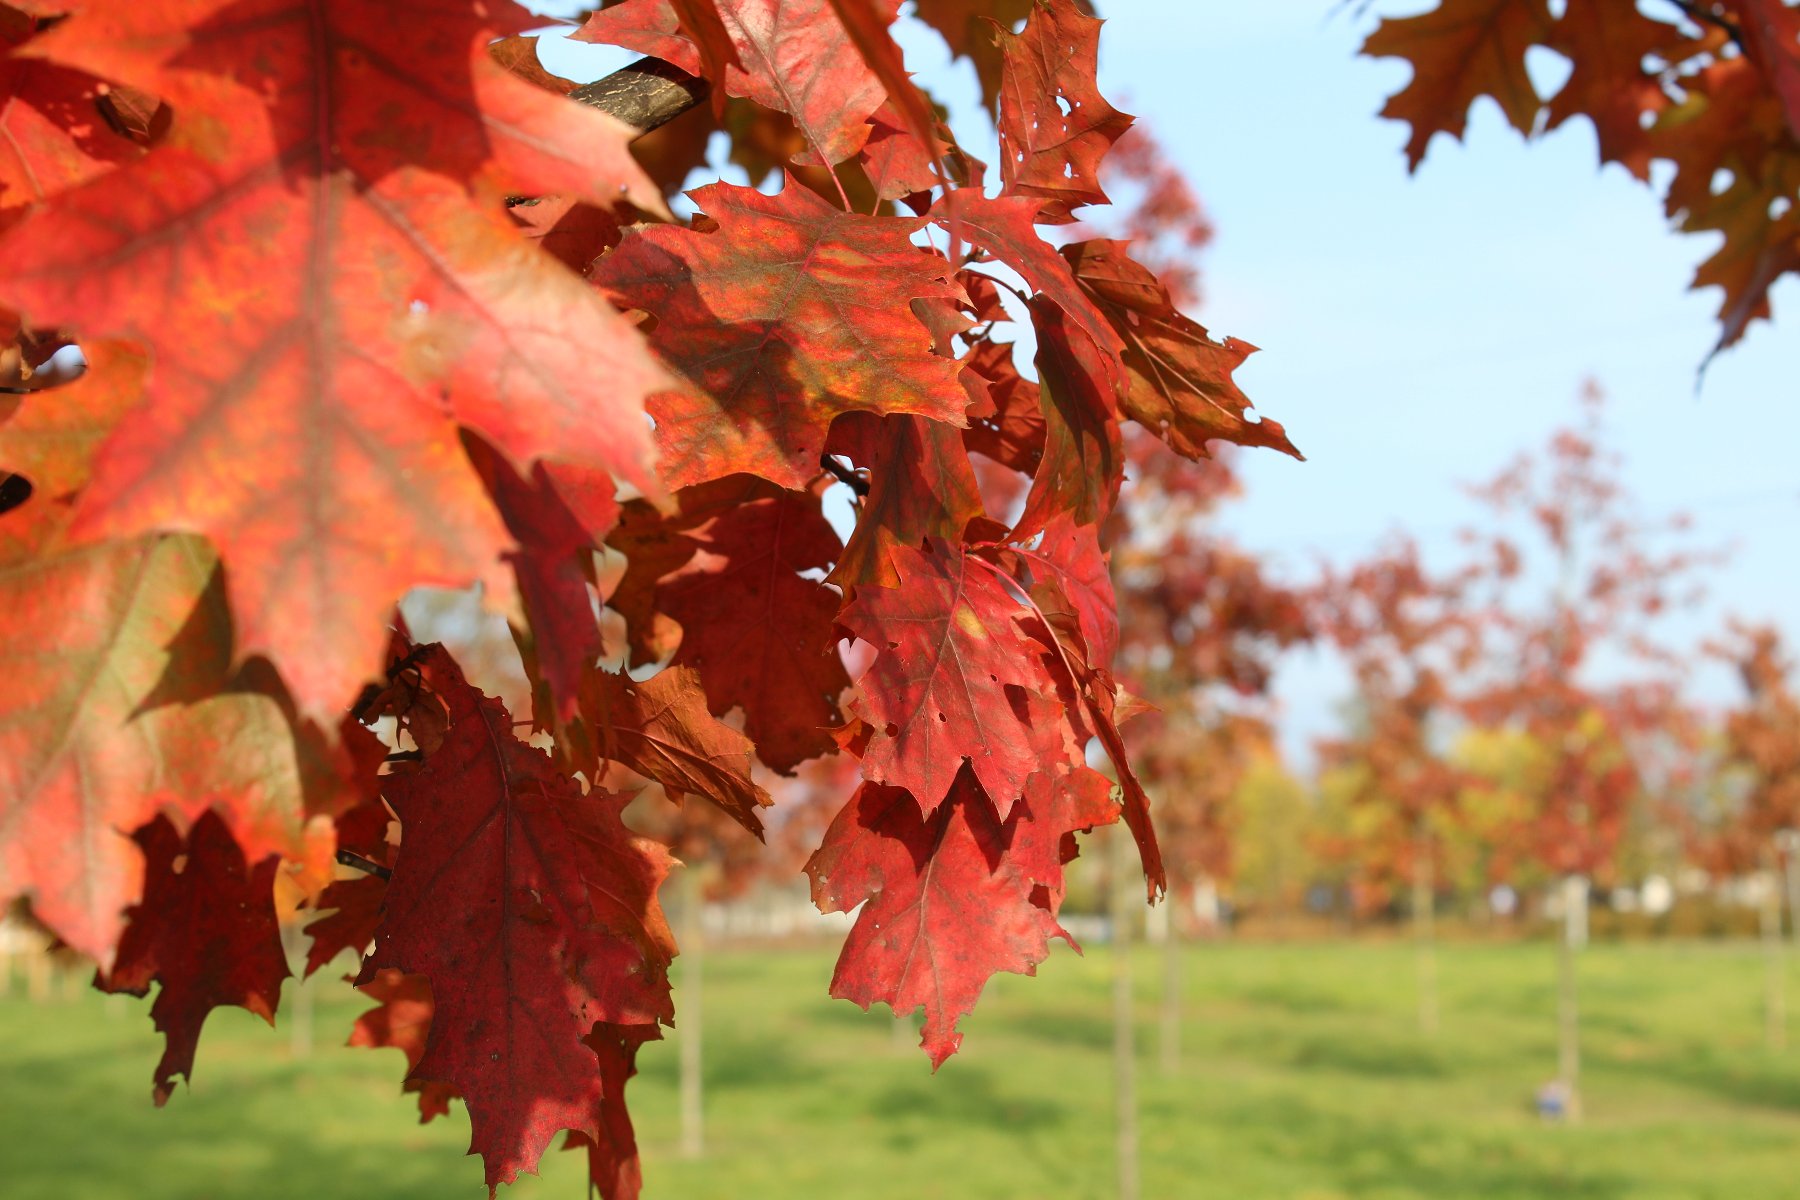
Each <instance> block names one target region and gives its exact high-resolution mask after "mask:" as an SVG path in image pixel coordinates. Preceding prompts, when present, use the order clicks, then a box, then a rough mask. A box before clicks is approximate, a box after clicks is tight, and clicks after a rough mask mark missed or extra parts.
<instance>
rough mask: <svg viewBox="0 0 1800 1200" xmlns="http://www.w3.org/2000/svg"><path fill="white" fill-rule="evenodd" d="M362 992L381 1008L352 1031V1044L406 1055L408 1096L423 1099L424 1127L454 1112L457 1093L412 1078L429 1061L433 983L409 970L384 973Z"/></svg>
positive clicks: (421, 1120)
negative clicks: (427, 1047) (427, 1048)
mask: <svg viewBox="0 0 1800 1200" xmlns="http://www.w3.org/2000/svg"><path fill="white" fill-rule="evenodd" d="M357 990H358V991H360V992H361V993H362V994H363V995H365V996H367V997H368V998H369V999H371V1000H374V1001H376V1004H377V1007H375V1008H372V1009H370V1010H369V1011H368V1012H366V1013H364V1014H363V1015H362V1016H360V1017H358V1018H356V1024H355V1025H353V1026H352V1027H351V1029H350V1043H349V1044H350V1045H352V1046H362V1047H364V1048H367V1049H371V1050H379V1049H386V1048H389V1047H391V1048H393V1049H395V1050H398V1051H400V1052H401V1053H402V1054H404V1055H406V1073H407V1076H408V1078H407V1080H406V1083H405V1084H404V1085H403V1086H404V1089H405V1090H406V1091H407V1092H416V1093H417V1094H418V1097H419V1124H421V1125H423V1124H425V1123H427V1122H429V1121H430V1120H431V1119H432V1118H434V1117H441V1116H445V1115H447V1114H448V1113H449V1111H450V1101H452V1100H454V1099H456V1089H455V1088H453V1087H451V1086H450V1085H449V1084H447V1083H442V1082H439V1081H437V1080H431V1079H414V1078H412V1077H411V1076H412V1073H413V1070H414V1068H416V1067H417V1066H418V1065H419V1060H420V1059H421V1058H423V1057H425V1040H426V1037H427V1035H429V1034H430V1032H431V1016H432V1012H433V1009H434V1007H435V1006H434V1005H433V1004H432V1000H431V981H430V980H429V979H427V978H425V977H424V976H423V975H408V974H406V973H405V972H403V971H391V970H390V971H381V972H379V973H377V974H376V976H375V978H373V979H371V980H369V981H368V982H367V983H362V984H358V985H357Z"/></svg>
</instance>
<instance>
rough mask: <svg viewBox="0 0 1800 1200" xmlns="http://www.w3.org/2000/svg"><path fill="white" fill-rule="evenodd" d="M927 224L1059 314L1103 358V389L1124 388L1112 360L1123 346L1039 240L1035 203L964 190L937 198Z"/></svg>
mask: <svg viewBox="0 0 1800 1200" xmlns="http://www.w3.org/2000/svg"><path fill="white" fill-rule="evenodd" d="M931 219H932V220H933V221H934V222H936V223H937V224H939V225H941V226H943V227H944V228H945V229H954V230H956V232H957V236H959V237H961V238H964V239H966V240H967V241H969V242H971V243H973V244H974V245H976V246H979V247H981V249H983V250H985V251H986V252H987V253H989V254H991V255H993V256H994V257H995V258H997V259H999V260H1000V261H1001V262H1003V263H1005V264H1006V265H1007V266H1009V267H1011V268H1012V269H1013V270H1015V271H1017V272H1018V273H1019V274H1020V275H1022V276H1024V277H1025V282H1026V283H1029V284H1030V285H1031V286H1032V288H1033V289H1034V290H1035V291H1038V292H1041V293H1043V295H1044V296H1045V297H1046V298H1047V299H1048V300H1049V301H1050V302H1051V303H1053V304H1055V305H1056V306H1057V307H1058V308H1061V309H1062V310H1063V312H1064V314H1066V315H1067V316H1068V318H1069V320H1070V321H1071V322H1073V323H1074V325H1075V327H1076V328H1078V329H1080V330H1081V331H1082V332H1083V333H1085V334H1087V336H1088V337H1089V338H1090V339H1092V341H1093V343H1094V346H1095V347H1096V349H1097V350H1098V352H1099V353H1100V355H1101V356H1102V358H1103V361H1104V362H1105V363H1106V369H1107V375H1106V376H1105V379H1104V382H1105V383H1106V385H1107V386H1108V387H1109V388H1114V387H1120V386H1123V381H1122V379H1120V378H1119V370H1118V369H1117V368H1116V367H1115V366H1114V365H1113V361H1112V360H1114V359H1115V358H1117V357H1118V355H1119V354H1121V353H1122V352H1123V350H1124V348H1125V347H1124V343H1123V342H1121V341H1120V339H1119V335H1118V334H1117V333H1116V332H1114V330H1113V327H1112V326H1111V325H1109V324H1108V323H1107V320H1106V318H1105V317H1104V316H1103V315H1102V314H1101V313H1100V311H1099V309H1097V308H1095V307H1094V304H1093V302H1092V301H1091V300H1090V299H1089V298H1088V296H1087V295H1086V294H1085V293H1084V292H1083V291H1082V289H1081V288H1080V286H1079V285H1078V284H1077V283H1076V281H1075V276H1074V274H1073V272H1072V271H1071V270H1070V269H1069V264H1068V263H1067V262H1066V261H1064V260H1063V257H1062V256H1061V255H1060V254H1058V253H1057V252H1056V251H1055V250H1054V249H1053V248H1052V247H1051V246H1050V244H1049V243H1048V242H1046V241H1044V239H1043V238H1041V237H1039V236H1038V233H1037V230H1036V228H1035V227H1034V226H1035V223H1036V219H1037V201H1036V200H1034V199H1032V198H1031V197H1029V196H1001V197H998V198H995V199H989V198H988V197H986V196H983V195H981V194H980V193H979V192H978V191H976V190H975V189H974V188H962V189H959V190H957V191H954V192H948V193H946V194H944V195H943V196H940V197H939V198H938V200H937V202H936V203H935V204H933V205H932V208H931Z"/></svg>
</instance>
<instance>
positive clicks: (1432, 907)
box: [1412, 837, 1438, 1037]
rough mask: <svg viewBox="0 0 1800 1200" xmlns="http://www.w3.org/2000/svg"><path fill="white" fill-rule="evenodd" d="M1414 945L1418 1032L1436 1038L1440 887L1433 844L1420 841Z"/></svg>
mask: <svg viewBox="0 0 1800 1200" xmlns="http://www.w3.org/2000/svg"><path fill="white" fill-rule="evenodd" d="M1412 876H1413V879H1412V923H1413V943H1414V948H1415V953H1416V957H1417V963H1416V969H1417V977H1418V990H1419V1032H1420V1033H1423V1034H1424V1035H1425V1036H1426V1037H1436V1036H1437V1031H1438V993H1437V885H1436V882H1435V879H1434V875H1433V871H1432V863H1431V843H1430V841H1429V840H1428V839H1426V838H1424V837H1421V838H1420V839H1419V853H1418V856H1417V857H1416V858H1415V859H1414V860H1413V872H1412Z"/></svg>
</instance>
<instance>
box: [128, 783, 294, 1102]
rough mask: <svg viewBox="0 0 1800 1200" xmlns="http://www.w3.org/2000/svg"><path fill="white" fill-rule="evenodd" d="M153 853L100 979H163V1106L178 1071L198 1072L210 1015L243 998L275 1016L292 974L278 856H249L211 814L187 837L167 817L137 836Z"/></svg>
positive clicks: (138, 986)
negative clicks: (278, 901)
mask: <svg viewBox="0 0 1800 1200" xmlns="http://www.w3.org/2000/svg"><path fill="white" fill-rule="evenodd" d="M133 840H134V841H135V842H136V843H137V844H138V846H139V847H140V848H141V849H142V850H143V854H144V897H143V900H142V901H141V902H140V903H139V904H138V905H137V906H136V907H134V908H133V909H132V910H131V923H130V925H128V926H127V927H126V929H125V936H124V938H123V939H122V940H121V941H120V943H119V955H118V958H117V960H115V961H114V962H113V964H112V966H111V968H110V970H105V971H103V972H102V974H101V977H100V979H98V980H97V981H96V986H98V987H99V988H100V989H101V990H102V991H107V992H127V993H129V994H131V995H133V996H142V995H144V994H145V993H146V992H148V991H149V990H150V985H151V983H153V982H154V983H159V984H161V985H162V986H161V988H160V989H159V990H158V992H157V996H156V1002H155V1003H154V1004H152V1005H151V1006H150V1016H151V1017H152V1018H153V1019H154V1020H155V1022H156V1028H157V1031H158V1032H160V1033H161V1034H162V1035H163V1036H164V1038H165V1039H166V1040H167V1047H166V1049H165V1050H164V1051H163V1056H162V1061H161V1062H159V1063H158V1064H157V1065H156V1086H155V1089H154V1095H155V1098H156V1103H157V1105H158V1106H159V1107H160V1106H161V1105H162V1104H163V1103H164V1102H165V1101H167V1100H168V1098H169V1094H170V1093H171V1092H172V1091H174V1089H175V1083H174V1079H175V1076H177V1075H180V1076H182V1077H183V1078H184V1079H190V1080H191V1079H192V1078H193V1074H194V1050H195V1047H196V1046H197V1045H198V1044H199V1041H200V1026H201V1025H202V1024H203V1023H205V1021H206V1017H207V1014H208V1013H210V1012H211V1011H212V1010H213V1009H215V1008H218V1007H220V1006H221V1005H226V1004H234V1005H237V1006H238V1007H239V1008H245V1009H248V1010H250V1011H251V1012H253V1013H255V1014H256V1015H257V1016H259V1017H261V1018H262V1019H263V1020H265V1021H267V1022H269V1023H270V1024H271V1025H273V1024H274V1023H275V1006H276V1005H277V1004H279V1003H280V1002H281V982H282V980H284V979H286V978H287V977H288V965H287V956H286V955H285V954H284V953H283V952H282V949H281V928H280V926H279V925H278V924H277V923H276V919H275V868H276V865H277V861H278V860H277V859H276V858H275V857H274V856H273V855H270V856H268V857H265V858H263V859H261V860H260V861H259V862H257V863H256V864H255V865H254V866H252V865H250V864H248V863H246V862H245V859H244V852H243V851H242V850H241V849H239V847H238V844H237V840H236V839H235V838H233V837H232V836H231V830H230V829H228V828H227V827H226V825H225V822H224V821H223V820H221V819H220V818H219V817H218V815H217V814H215V813H212V812H207V813H203V814H202V815H201V817H200V819H199V820H197V821H195V822H194V827H193V829H192V830H191V831H190V832H189V834H188V836H187V837H186V838H185V839H184V838H183V837H182V836H181V834H180V833H179V832H177V831H176V828H175V826H174V825H173V824H172V823H171V822H170V821H169V819H168V818H167V817H161V816H159V817H157V818H156V819H154V820H153V821H151V822H150V823H149V824H147V825H145V826H144V827H143V828H142V829H140V830H138V831H137V832H136V833H135V834H134V835H133Z"/></svg>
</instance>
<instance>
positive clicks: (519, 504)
mask: <svg viewBox="0 0 1800 1200" xmlns="http://www.w3.org/2000/svg"><path fill="white" fill-rule="evenodd" d="M463 445H464V449H465V450H466V451H467V452H468V455H469V461H470V462H471V463H472V464H473V465H474V467H475V469H476V471H478V472H479V473H480V475H481V478H482V482H484V483H485V484H486V485H487V489H488V495H489V496H491V497H492V498H493V501H494V506H495V507H496V508H498V509H499V510H500V516H501V519H502V520H504V521H505V522H506V531H507V532H508V533H510V534H512V536H513V538H514V540H516V541H517V542H518V544H519V548H518V549H516V550H509V551H507V552H506V554H505V558H506V561H507V562H508V563H510V564H511V565H512V569H513V573H514V575H515V576H516V577H517V579H518V583H519V600H520V602H521V603H522V604H523V606H524V609H525V616H526V619H527V620H528V621H529V622H530V625H531V639H532V646H533V649H534V650H535V651H536V653H535V655H534V658H535V661H536V665H537V669H538V671H539V673H540V674H541V675H542V677H543V681H544V684H545V686H547V687H548V688H549V689H550V697H551V704H552V708H553V710H554V715H555V718H556V724H557V725H558V726H560V725H565V724H567V723H568V722H569V720H570V719H571V718H573V717H574V715H575V708H576V705H577V703H578V701H579V692H580V688H581V676H582V673H583V672H584V671H586V670H587V669H588V668H590V667H592V666H593V665H594V662H595V661H596V660H597V659H598V658H599V657H600V650H601V645H600V623H599V617H598V614H597V613H596V611H595V605H594V600H593V597H592V595H591V593H590V592H589V591H588V576H589V575H590V574H591V573H592V553H591V552H592V551H593V550H595V549H597V548H598V547H599V545H600V541H601V539H602V538H604V537H605V536H606V533H607V531H608V530H610V529H611V528H612V527H613V524H614V523H615V522H616V521H617V520H618V517H619V504H618V501H617V500H616V499H615V491H616V489H615V488H614V486H613V482H612V478H611V477H610V476H608V475H607V474H606V472H604V471H599V470H588V471H583V470H581V469H579V468H574V467H568V466H564V465H561V464H556V463H549V462H544V461H540V462H538V463H537V464H536V466H534V467H533V468H532V476H531V478H530V480H529V481H528V480H526V479H525V478H523V477H522V476H520V474H519V473H518V472H517V471H515V470H514V469H513V467H512V464H510V463H508V462H507V461H506V460H505V459H504V458H503V457H501V456H500V455H499V454H498V453H496V452H495V451H494V450H493V448H492V447H490V446H488V445H487V444H486V443H484V442H481V441H479V440H478V439H473V438H470V439H466V440H465V441H464V443H463ZM571 495H572V496H574V497H575V498H576V505H575V506H576V507H581V508H582V509H583V511H582V512H581V513H579V514H578V513H577V512H575V511H574V507H572V506H571V503H570V497H571Z"/></svg>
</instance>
